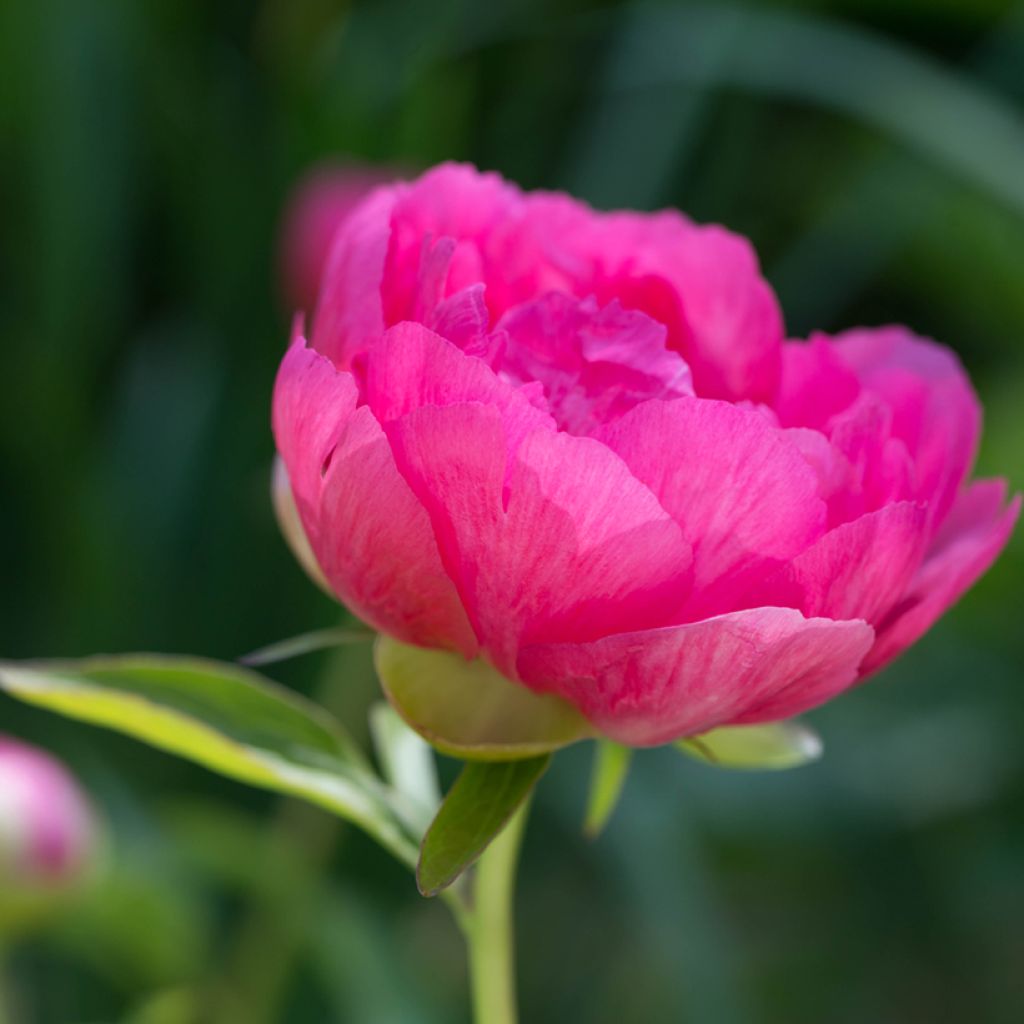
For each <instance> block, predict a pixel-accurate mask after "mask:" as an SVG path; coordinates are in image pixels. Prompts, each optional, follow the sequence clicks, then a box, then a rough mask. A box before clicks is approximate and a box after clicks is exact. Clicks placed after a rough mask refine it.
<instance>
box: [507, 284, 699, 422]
mask: <svg viewBox="0 0 1024 1024" xmlns="http://www.w3.org/2000/svg"><path fill="white" fill-rule="evenodd" d="M498 330H500V331H503V332H504V333H505V334H506V335H507V344H506V346H505V350H504V355H503V357H502V360H501V372H502V374H504V375H506V376H509V377H511V378H512V379H514V380H517V381H520V382H522V383H526V382H530V381H537V382H539V383H541V384H543V386H544V390H545V394H546V395H547V400H548V404H549V406H550V407H551V410H552V413H553V414H554V415H555V417H556V419H557V420H558V423H559V426H561V427H562V428H563V429H565V430H568V431H569V432H570V433H573V434H586V433H590V432H592V431H593V430H594V429H596V428H597V427H598V426H599V425H600V424H602V423H607V422H609V421H611V420H613V419H616V418H618V417H619V416H621V415H622V414H623V413H625V412H627V411H628V410H629V409H631V408H633V407H634V406H635V405H638V404H639V403H640V402H643V401H647V400H648V399H651V398H678V397H680V396H683V395H690V396H692V395H693V382H692V378H691V375H690V368H689V367H688V366H687V365H686V363H685V361H684V360H683V358H682V356H680V355H679V354H678V353H677V352H671V351H669V350H668V349H667V348H666V347H665V328H664V326H663V325H662V324H660V323H656V322H655V321H654V320H652V319H651V318H650V317H649V316H647V315H645V314H644V313H638V312H635V311H633V310H626V309H623V308H622V307H621V306H620V305H619V303H618V301H613V302H612V303H611V304H609V305H608V306H605V307H603V308H600V309H599V308H598V306H597V303H596V301H595V300H594V299H593V298H590V299H583V300H578V299H574V298H572V297H571V296H569V295H565V294H562V293H560V292H549V293H548V294H547V295H545V296H543V297H542V298H540V299H537V300H536V301H534V302H527V303H523V304H522V305H520V306H516V307H515V308H514V309H512V310H510V311H509V312H508V313H506V314H505V316H504V317H502V319H501V320H500V321H499V322H498Z"/></svg>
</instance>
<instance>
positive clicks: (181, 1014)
mask: <svg viewBox="0 0 1024 1024" xmlns="http://www.w3.org/2000/svg"><path fill="white" fill-rule="evenodd" d="M200 1007H201V1000H200V998H199V996H198V995H197V994H196V993H194V992H192V991H190V990H189V989H186V988H173V989H167V990H166V991H164V992H158V993H157V994H156V995H155V996H150V998H148V999H147V1000H146V1001H145V1002H144V1003H143V1004H142V1005H141V1006H139V1007H137V1008H136V1009H135V1010H134V1011H133V1012H132V1013H131V1014H129V1016H128V1017H126V1018H125V1020H124V1024H192V1022H193V1021H195V1020H196V1018H197V1015H198V1013H199V1010H200Z"/></svg>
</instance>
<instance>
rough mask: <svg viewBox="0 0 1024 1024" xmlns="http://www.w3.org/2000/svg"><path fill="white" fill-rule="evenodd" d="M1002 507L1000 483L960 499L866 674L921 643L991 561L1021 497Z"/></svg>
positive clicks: (881, 636) (976, 487) (981, 485)
mask: <svg viewBox="0 0 1024 1024" xmlns="http://www.w3.org/2000/svg"><path fill="white" fill-rule="evenodd" d="M1005 502H1006V482H1005V481H1004V480H979V481H977V482H976V483H974V484H972V485H971V486H970V487H968V488H967V490H966V491H964V492H963V493H962V494H961V495H960V497H959V498H958V499H957V502H956V504H955V505H954V506H953V508H952V511H951V512H950V515H949V518H948V520H947V521H946V523H945V524H944V526H943V528H942V531H941V532H940V534H939V536H938V537H937V538H936V543H935V546H934V548H933V550H932V551H931V552H929V554H928V556H927V557H926V559H925V561H924V564H923V565H922V566H921V568H920V569H919V570H918V572H917V574H916V576H915V577H914V579H913V581H912V582H911V584H910V587H909V590H908V592H907V594H906V596H905V597H904V599H903V601H902V602H901V603H900V605H899V606H898V607H897V609H895V610H894V612H893V613H892V614H890V616H889V618H888V620H887V621H885V622H883V623H882V624H881V625H880V626H879V629H878V641H877V642H876V644H875V646H874V649H873V650H872V651H871V653H870V654H869V655H868V657H867V658H865V660H864V673H865V674H867V673H870V672H874V671H876V670H877V669H879V668H881V667H882V666H883V665H885V664H886V663H888V662H889V661H891V660H892V659H893V658H895V657H896V656H897V655H898V654H900V653H901V652H902V651H904V650H905V649H906V648H907V647H909V646H910V645H911V644H912V643H914V641H916V640H917V639H919V638H920V637H921V636H922V635H923V634H924V633H925V632H926V631H927V630H928V629H929V628H930V627H931V626H932V624H933V623H934V622H935V621H936V620H937V619H938V618H939V616H940V615H942V613H943V612H945V611H946V610H947V609H948V608H949V607H951V606H952V605H953V604H954V603H955V602H956V601H957V600H958V599H959V598H960V597H961V595H962V594H963V593H964V592H965V591H966V590H967V589H968V588H969V587H970V586H971V584H973V583H974V582H975V580H977V579H978V577H980V576H981V575H982V573H984V572H985V570H986V569H988V567H989V566H990V565H991V564H992V563H993V562H994V561H995V559H996V556H997V555H998V554H999V552H1000V551H1002V549H1003V548H1004V547H1005V546H1006V542H1007V541H1008V540H1009V538H1010V533H1011V532H1012V531H1013V526H1014V523H1015V522H1016V521H1017V516H1018V514H1019V512H1020V503H1021V499H1020V496H1019V495H1018V496H1017V497H1016V498H1014V499H1013V501H1012V502H1010V504H1009V506H1006V505H1005Z"/></svg>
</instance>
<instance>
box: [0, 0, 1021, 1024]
mask: <svg viewBox="0 0 1024 1024" xmlns="http://www.w3.org/2000/svg"><path fill="white" fill-rule="evenodd" d="M0 68H2V69H3V74H2V75H0V223H2V225H3V231H2V237H0V339H2V349H0V367H2V370H0V377H2V380H3V384H4V386H3V397H2V399H0V474H2V475H0V652H2V654H3V655H4V656H6V657H25V656H39V655H79V654H86V653H90V652H96V651H120V650H144V649H149V650H159V651H187V652H196V653H203V654H208V655H213V656H217V657H223V658H234V657H237V656H239V655H241V654H243V653H244V652H246V651H248V650H251V649H253V648H255V647H258V646H260V645H263V644H265V643H267V642H270V641H273V640H277V639H280V638H282V637H285V636H289V635H292V634H295V633H298V632H302V631H304V630H308V629H311V628H314V627H318V626H327V625H331V624H334V623H335V622H336V621H337V619H338V610H337V609H336V607H334V606H332V605H331V603H330V602H328V601H327V599H326V598H324V597H322V596H321V595H320V594H319V593H318V592H317V591H316V590H315V589H314V588H313V587H312V586H311V585H310V584H309V583H308V582H307V580H306V579H305V577H304V576H303V575H302V573H301V572H300V571H299V570H298V569H297V568H296V566H295V565H294V564H293V562H292V560H291V558H290V556H289V555H288V553H287V552H286V550H285V547H284V545H283V543H282V542H281V540H280V539H279V537H278V535H277V531H276V527H275V525H274V521H273V517H272V513H271V509H270V503H269V500H268V496H267V488H268V471H269V466H270V460H271V456H272V443H271V438H270V433H269V428H268V406H269V395H270V389H271V384H272V380H273V376H274V372H275V369H276V364H277V361H278V359H279V357H280V354H281V351H282V347H283V345H284V342H285V339H286V336H287V324H288V320H289V315H290V310H288V309H287V308H286V307H285V303H284V302H283V301H282V299H281V289H280V282H279V276H280V275H279V267H278V254H277V253H278V237H279V227H280V217H281V211H282V208H283V205H284V203H285V200H286V197H287V196H288V194H289V190H290V188H291V186H292V185H293V183H294V182H295V181H296V179H297V178H298V177H299V176H300V175H301V174H302V173H304V172H305V171H306V170H307V169H308V168H309V167H310V166H311V165H313V164H316V163H317V162H319V161H322V160H324V159H327V158H339V157H340V158H347V159H358V160H362V161H370V162H375V163H382V164H387V165H391V166H399V167H404V168H409V169H416V168H419V167H423V166H426V165H428V164H431V163H433V162H436V161H439V160H442V159H447V158H458V159H465V160H471V161H474V162H476V163H477V164H479V165H481V166H484V167H488V168H495V169H498V170H500V171H502V172H504V173H505V174H507V175H509V176H511V177H512V178H514V179H516V180H517V181H519V182H520V183H521V184H523V185H524V186H527V187H539V186H543V187H560V188H567V189H570V190H572V191H574V192H576V193H578V194H581V195H582V196H584V197H586V198H588V199H590V200H592V201H593V202H594V203H596V204H598V205H601V206H613V205H628V206H636V207H641V208H653V207H657V206H662V205H676V206H681V207H682V208H684V209H686V210H687V211H689V212H690V213H691V214H692V215H693V216H695V217H696V218H697V219H700V220H714V221H720V222H723V223H725V224H726V225H728V226H730V227H732V228H734V229H736V230H739V231H741V232H744V233H746V234H748V235H749V236H750V237H751V238H752V239H753V240H754V242H755V244H756V245H757V247H758V250H759V252H760V254H761V257H762V260H763V264H764V267H765V271H766V273H767V276H768V278H769V279H770V280H771V282H772V283H773V284H774V286H775V287H776V288H777V290H778V292H779V295H780V297H781V300H782V303H783V307H784V309H785V311H786V315H787V321H788V326H789V329H790V331H791V332H792V333H793V334H803V333H805V332H807V331H808V330H810V329H811V328H813V327H821V328H825V329H839V328H842V327H844V326H851V325H854V324H857V323H869V324H875V323H882V322H887V321H892V320H897V321H904V322H908V323H910V324H911V325H913V326H914V327H915V328H917V329H918V330H920V331H921V332H923V333H928V334H931V335H933V336H935V337H937V338H939V339H941V340H942V341H944V342H946V343H947V344H949V345H951V346H952V347H954V348H955V349H956V350H957V351H958V352H959V354H960V355H961V357H962V359H963V360H964V362H965V363H966V365H967V366H968V368H969V370H970V372H971V373H972V375H973V377H974V379H975V381H976V383H977V386H978V389H979V391H980V393H981V395H982V397H983V400H984V402H985V405H986V417H987V420H986V436H985V440H984V445H983V450H982V453H981V460H980V461H981V468H982V470H983V471H986V472H1002V473H1006V474H1007V475H1008V476H1009V477H1010V478H1011V480H1012V481H1013V483H1014V485H1015V486H1016V487H1017V488H1020V487H1022V486H1024V406H1022V395H1024V5H1021V4H1019V3H1011V2H1009V0H916V2H915V0H836V2H825V0H821V2H817V3H815V2H797V0H792V2H789V3H783V2H778V3H760V4H753V3H752V4H748V5H747V6H733V5H726V4H714V5H710V6H694V5H689V4H668V3H663V4H654V3H647V4H614V3H600V4H599V3H590V2H586V0H533V2H522V3H513V2H512V0H491V2H490V3H486V4H485V3H480V2H477V0H436V2H434V3H431V4H426V3H419V2H414V0H374V2H363V3H352V4H346V3H337V2H330V0H261V2H258V3H242V2H233V3H232V2H220V3H211V2H209V0H146V2H140V0H34V2H32V3H16V2H11V3H4V4H0ZM1022 586H1024V538H1020V537H1018V539H1017V540H1016V541H1014V542H1013V544H1012V545H1011V547H1010V549H1009V551H1008V552H1007V553H1006V554H1005V555H1004V557H1003V559H1002V560H1001V562H1000V563H999V564H998V565H997V567H996V568H995V569H994V570H993V571H992V572H991V573H990V574H989V576H987V577H986V578H985V579H984V580H983V582H982V583H981V584H980V585H979V586H978V587H977V588H976V590H975V591H974V592H972V593H971V594H970V595H969V596H968V597H967V598H966V599H965V600H964V601H963V602H962V604H961V605H960V606H959V607H958V608H957V609H956V610H955V611H954V612H953V613H952V614H950V615H949V616H948V617H947V618H946V619H945V620H944V621H943V622H942V624H941V625H940V626H939V627H938V628H936V629H935V630H934V631H933V633H932V634H931V635H930V636H929V637H928V638H927V639H926V640H925V641H924V642H922V643H921V644H920V646H919V647H918V648H917V649H915V650H914V651H913V652H911V653H910V654H908V655H907V656H905V657H904V658H903V659H902V660H901V661H900V662H899V663H898V664H897V665H895V666H893V667H892V668H891V669H889V670H887V671H886V672H885V673H884V675H883V676H882V677H881V678H879V679H878V680H877V681H875V682H873V683H871V684H870V685H868V686H865V687H863V688H862V689H860V690H858V691H857V692H855V693H852V694H850V695H848V696H846V697H844V698H843V699H841V700H840V701H838V702H836V703H835V704H833V705H832V706H830V707H828V708H826V709H823V710H821V711H820V712H818V713H816V714H814V715H812V716H811V719H812V721H813V722H814V724H816V725H817V727H818V728H819V729H820V730H821V731H822V733H823V734H824V736H825V740H826V744H827V756H826V758H825V760H824V761H823V762H822V763H820V764H818V765H816V766H814V767H811V768H806V769H802V770H800V771H798V772H794V773H791V774H781V775H731V774H724V773H716V772H715V771H713V770H711V769H708V768H704V767H701V766H699V765H696V764H691V763H689V762H685V763H684V762H683V760H682V759H681V758H679V757H678V755H672V754H670V753H668V752H651V753H647V754H645V755H643V756H641V757H640V758H638V760H637V763H636V768H635V771H634V773H633V775H632V776H631V778H630V780H629V783H628V786H627V790H626V793H625V799H624V801H623V804H622V806H621V808H620V810H619V812H618V813H617V814H616V816H615V818H614V819H613V821H612V823H611V826H610V827H609V829H608V831H607V833H606V834H605V835H604V836H603V837H602V838H601V839H600V840H599V841H598V842H596V843H589V842H587V841H585V840H584V839H583V838H582V837H581V835H580V830H579V820H580V816H581V813H582V802H583V795H584V789H585V782H586V774H587V769H588V766H589V752H588V751H587V750H585V749H580V750H571V751H569V752H567V753H566V754H564V755H562V756H560V757H559V758H558V760H557V762H556V765H555V767H554V769H553V771H552V772H551V773H550V775H549V777H548V778H547V779H546V780H545V784H544V786H543V787H542V790H541V793H540V799H539V806H538V809H537V811H536V814H535V817H534V819H533V822H532V825H531V829H530V832H529V835H528V839H527V845H526V850H525V863H524V868H523V875H522V887H521V899H520V913H519V933H520V936H519V937H520V950H521V993H522V1007H523V1019H524V1021H528V1022H530V1024H554V1022H559V1024H564V1022H574V1024H575V1022H581V1024H583V1022H586V1024H591V1022H593V1024H605V1022H606V1024H612V1022H620V1021H630V1022H638V1024H668V1022H672V1024H675V1022H687V1021H694V1022H697V1021H699V1022H714V1024H802V1022H807V1024H846V1022H849V1024H854V1022H858V1024H859V1022H863V1021H872V1022H876V1024H915V1022H921V1024H934V1022H944V1021H954V1022H961V1021H972V1022H973V1021H984V1022H992V1024H1003V1022H1005V1024H1015V1022H1019V1021H1021V1020H1024V742H1022V737H1024V696H1022V686H1024V679H1022V674H1024V630H1022V629H1021V626H1020V612H1021V597H1020V595H1021V590H1022ZM275 674H276V675H277V676H278V677H279V678H282V679H283V680H285V681H286V682H288V683H290V684H292V685H294V686H296V687H297V688H299V689H301V690H303V691H305V692H313V691H314V690H315V689H317V688H319V690H320V692H321V693H325V694H326V699H327V700H328V701H330V702H331V703H332V704H333V705H334V706H335V707H337V708H338V709H339V710H340V713H342V714H343V715H344V716H345V717H346V719H347V720H348V721H349V723H350V724H351V725H352V727H353V729H355V730H356V731H360V730H362V726H361V724H360V723H361V722H362V721H363V717H364V714H365V709H366V706H367V704H368V703H369V702H370V701H371V700H372V699H373V696H374V694H373V682H372V679H371V678H370V674H369V669H368V665H367V654H366V651H364V650H361V649H358V648H353V649H351V650H349V651H347V652H345V653H344V654H342V655H336V656H333V657H332V656H331V655H318V656H313V657H309V658H307V659H304V660H302V661H296V662H294V663H291V664H288V665H283V666H281V667H280V668H279V670H277V671H275ZM325 688H326V689H325ZM0 728H2V730H3V731H7V732H13V733H16V734H18V735H20V736H23V737H25V738H27V739H31V740H32V741H34V742H37V743H40V744H42V745H44V746H46V747H47V748H49V749H51V750H53V751H54V752H56V753H57V754H59V755H60V756H61V757H62V758H63V759H64V760H65V761H66V762H67V763H68V764H69V765H71V766H72V767H73V768H74V770H75V771H76V772H77V773H78V774H79V776H80V777H81V779H82V780H83V781H84V782H85V783H86V784H87V786H88V787H89V789H90V790H91V792H92V793H93V794H94V798H95V802H96V804H97V806H98V807H99V808H100V809H101V812H102V814H103V816H104V819H105V821H106V823H107V827H108V829H109V835H110V855H109V856H110V869H109V870H108V872H107V873H106V876H105V877H104V878H103V880H102V881H101V882H100V884H99V887H98V889H97V890H96V891H95V892H94V893H92V894H91V895H90V896H89V897H87V898H84V899H82V900H81V901H80V902H79V903H78V904H77V905H75V906H74V907H73V908H71V909H70V910H69V911H68V912H67V913H66V914H64V915H62V916H61V917H60V918H58V919H57V920H55V921H54V922H52V923H51V924H50V926H49V927H47V928H46V929H45V930H43V931H41V932H38V933H36V934H34V935H32V936H29V937H27V938H26V939H24V940H23V941H21V942H20V943H18V944H17V945H16V946H15V947H14V948H13V949H8V950H6V951H5V957H6V966H5V972H6V973H5V977H6V978H7V979H8V985H10V986H12V987H13V989H14V994H15V996H16V998H17V1000H18V1002H19V1004H20V1007H21V1010H22V1016H23V1022H22V1024H89V1022H92V1024H101V1022H103V1024H106V1022H125V1024H193V1022H200V1021H208V1022H212V1024H271V1022H275V1024H276V1022H289V1024H320V1022H327V1021H338V1022H356V1024H364V1022H366V1024H390V1022H395V1024H400V1022H408V1024H420V1022H422V1024H453V1022H461V1021H466V1020H467V1010H466V1008H465V993H464V984H465V977H464V967H463V962H462V950H461V947H460V939H459V937H458V935H457V934H456V932H455V929H454V927H453V926H452V925H451V923H450V921H449V919H448V916H447V914H446V912H445V910H444V909H443V908H442V907H440V906H437V905H433V904H430V903H428V902H426V901H424V900H422V899H420V898H419V897H418V896H417V895H416V892H415V890H414V888H413V885H412V882H411V880H410V879H409V877H408V876H407V875H406V873H405V872H404V871H403V870H402V869H401V868H399V867H398V866H397V865H394V864H392V863H390V862H389V861H388V859H387V858H386V856H385V855H383V854H379V853H378V851H377V849H376V848H375V847H373V846H372V845H371V844H370V843H369V841H367V840H365V839H364V838H363V837H362V836H361V835H359V834H357V833H355V832H354V831H353V830H351V829H347V828H343V827H340V826H337V825H335V824H334V823H332V822H330V821H328V820H327V819H326V818H324V817H322V816H320V815H319V814H317V813H316V812H314V811H310V810H305V809H301V808H297V807H294V806H284V807H282V805H281V803H280V802H279V801H278V800H275V799H273V798H270V797H268V796H265V795H263V794H259V793H254V792H251V791H248V790H245V789H243V788H241V787H239V786H235V785H234V784H231V783H228V782H226V781H223V780H221V779H218V778H215V777H213V776H212V775H209V774H206V773H204V772H202V771H200V770H198V769H194V768H191V767H188V766H186V765H183V764H181V763H179V762H177V761H175V760H173V759H172V758H170V757H167V756H164V755H161V754H158V753H155V752H153V751H150V750H148V749H145V748H143V747H142V746H140V745H138V744H136V743H133V742H131V741H129V740H127V739H123V738H120V737H116V736H113V735H110V734H106V733H102V732H99V731H97V730H93V729H89V728H87V727H85V726H77V725H74V724H72V723H69V722H65V721H63V720H59V719H56V718H51V717H48V716H46V715H44V714H43V713H41V712H39V713H37V712H33V711H30V710H29V709H27V708H23V707H21V706H17V705H15V704H14V703H13V702H11V701H9V700H6V699H3V700H0Z"/></svg>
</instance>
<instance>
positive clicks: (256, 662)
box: [238, 626, 377, 668]
mask: <svg viewBox="0 0 1024 1024" xmlns="http://www.w3.org/2000/svg"><path fill="white" fill-rule="evenodd" d="M376 635H377V634H376V633H374V632H372V631H371V630H369V629H359V628H347V627H344V626H338V627H333V628H331V629H315V630H313V631H312V632H310V633H300V634H299V635H298V636H293V637H289V638H288V639H287V640H279V641H278V642H277V643H274V644H268V645H267V646H266V647H261V648H259V650H256V651H253V652H252V653H251V654H246V655H245V656H244V657H241V658H239V659H238V660H239V662H240V664H242V665H247V666H248V667H250V668H258V667H259V666H261V665H273V664H276V663H277V662H279V661H287V660H288V659H289V658H298V657H301V656H302V655H303V654H312V653H313V652H314V651H323V650H326V649H327V648H328V647H341V646H342V645H343V644H361V643H369V641H371V640H372V639H373V638H374V637H375V636H376Z"/></svg>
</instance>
